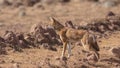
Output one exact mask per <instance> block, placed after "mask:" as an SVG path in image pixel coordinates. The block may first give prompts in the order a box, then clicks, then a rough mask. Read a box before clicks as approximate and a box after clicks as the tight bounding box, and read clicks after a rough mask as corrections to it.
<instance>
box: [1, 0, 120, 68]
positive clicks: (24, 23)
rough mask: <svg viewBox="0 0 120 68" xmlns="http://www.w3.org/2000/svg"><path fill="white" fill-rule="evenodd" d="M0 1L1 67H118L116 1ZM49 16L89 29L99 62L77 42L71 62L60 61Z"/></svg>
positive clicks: (119, 45) (119, 35)
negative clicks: (92, 34) (97, 49)
mask: <svg viewBox="0 0 120 68" xmlns="http://www.w3.org/2000/svg"><path fill="white" fill-rule="evenodd" d="M0 1H1V2H0V67H1V68H120V53H119V52H120V42H119V41H120V31H119V30H120V13H119V12H120V10H119V8H120V5H119V0H84V1H83V0H72V1H70V2H69V0H56V1H53V0H41V1H40V0H33V1H34V2H31V1H32V0H31V1H30V0H18V1H17V0H16V2H15V1H14V0H0ZM3 1H5V2H3ZM24 1H25V2H24ZM29 1H30V2H29ZM51 16H52V17H54V18H55V19H56V20H58V21H60V22H61V23H62V24H63V25H65V23H66V21H67V22H68V21H72V23H73V25H74V27H75V28H76V29H81V28H82V29H89V30H90V31H92V32H93V33H94V34H95V35H96V36H97V40H98V44H99V46H100V52H99V53H100V59H99V61H98V62H95V61H92V60H87V59H89V58H91V57H92V58H94V55H91V56H86V52H85V51H84V49H83V47H82V46H81V45H80V44H73V46H74V45H75V47H74V48H73V49H72V56H71V57H70V58H69V59H67V60H64V61H63V60H60V59H59V57H60V55H61V51H62V44H61V42H60V40H59V38H58V37H57V35H56V33H55V32H54V30H53V29H52V28H51V27H50V26H49V25H50V20H49V17H51ZM53 34H54V35H53ZM66 56H67V54H66Z"/></svg>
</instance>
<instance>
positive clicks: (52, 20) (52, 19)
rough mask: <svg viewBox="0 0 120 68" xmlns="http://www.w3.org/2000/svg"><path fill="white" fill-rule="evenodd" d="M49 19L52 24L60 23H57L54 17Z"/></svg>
mask: <svg viewBox="0 0 120 68" xmlns="http://www.w3.org/2000/svg"><path fill="white" fill-rule="evenodd" d="M49 19H50V21H51V23H52V24H53V23H57V22H58V21H57V20H56V19H55V18H53V17H49Z"/></svg>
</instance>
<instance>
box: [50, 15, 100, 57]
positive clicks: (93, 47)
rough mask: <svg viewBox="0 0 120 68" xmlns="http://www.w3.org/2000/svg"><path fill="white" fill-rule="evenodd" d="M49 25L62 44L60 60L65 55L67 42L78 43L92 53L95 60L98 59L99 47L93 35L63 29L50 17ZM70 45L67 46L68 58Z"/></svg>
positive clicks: (86, 32)
mask: <svg viewBox="0 0 120 68" xmlns="http://www.w3.org/2000/svg"><path fill="white" fill-rule="evenodd" d="M50 19H51V25H52V26H53V27H54V29H55V30H56V32H57V34H58V35H59V36H60V39H61V41H62V43H63V51H62V56H61V57H62V58H63V57H64V55H65V52H66V47H67V44H69V42H76V41H80V42H81V43H82V45H83V47H84V48H85V50H87V51H93V52H94V53H95V54H96V56H97V58H99V53H98V51H99V46H98V44H97V41H96V38H95V36H94V35H93V34H90V33H89V32H88V31H87V30H82V29H81V30H78V29H74V28H69V27H64V26H63V25H62V24H60V23H59V22H58V21H57V20H55V19H54V18H52V17H50ZM70 50H71V48H70V45H68V53H69V54H68V56H69V57H70V54H71V53H70V52H71V51H70Z"/></svg>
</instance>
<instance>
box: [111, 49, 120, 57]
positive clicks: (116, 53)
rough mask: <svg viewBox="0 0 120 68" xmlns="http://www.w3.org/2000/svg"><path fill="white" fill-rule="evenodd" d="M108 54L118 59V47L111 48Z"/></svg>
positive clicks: (119, 54)
mask: <svg viewBox="0 0 120 68" xmlns="http://www.w3.org/2000/svg"><path fill="white" fill-rule="evenodd" d="M110 52H111V53H112V54H113V55H114V56H116V57H120V47H113V48H111V49H110Z"/></svg>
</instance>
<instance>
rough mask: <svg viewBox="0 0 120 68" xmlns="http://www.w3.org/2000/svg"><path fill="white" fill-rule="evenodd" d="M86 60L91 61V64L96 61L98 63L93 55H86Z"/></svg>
mask: <svg viewBox="0 0 120 68" xmlns="http://www.w3.org/2000/svg"><path fill="white" fill-rule="evenodd" d="M87 60H88V61H93V62H97V61H98V59H97V57H96V56H95V54H88V56H87Z"/></svg>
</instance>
